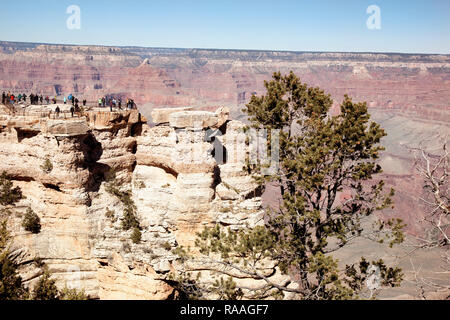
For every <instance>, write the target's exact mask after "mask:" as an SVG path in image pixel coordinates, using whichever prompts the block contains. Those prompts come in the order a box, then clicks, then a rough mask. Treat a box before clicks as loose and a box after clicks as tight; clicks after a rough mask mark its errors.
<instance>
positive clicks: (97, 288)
mask: <svg viewBox="0 0 450 320" xmlns="http://www.w3.org/2000/svg"><path fill="white" fill-rule="evenodd" d="M56 106H59V107H60V108H61V109H62V111H63V113H61V114H59V115H56V114H55V112H54V111H55V108H56ZM36 108H37V107H28V108H26V109H30V110H31V109H33V110H35V109H36ZM39 108H41V109H42V110H41V112H40V113H33V112H31V111H30V112H28V111H26V112H17V113H14V112H12V110H11V109H9V108H6V107H5V106H2V105H0V146H1V147H0V172H6V173H7V174H8V175H9V176H10V177H11V178H12V181H13V183H14V185H15V186H19V187H20V188H21V189H22V191H23V195H24V198H23V199H22V200H20V202H18V203H17V204H16V205H15V206H13V207H10V208H9V209H10V211H11V212H10V213H6V212H4V211H2V215H5V214H6V215H7V218H8V224H9V228H10V230H11V231H12V233H13V236H14V242H13V243H14V246H13V248H12V250H13V255H15V256H16V257H18V260H19V261H20V263H21V275H22V277H23V279H24V280H25V283H26V284H27V285H30V286H33V285H34V284H35V283H36V281H37V280H38V279H39V277H40V276H41V274H42V270H41V269H40V268H38V267H37V266H36V264H35V263H33V261H34V260H35V259H36V258H40V259H42V262H44V263H46V264H47V265H48V267H49V269H50V272H51V273H52V274H53V277H54V278H55V279H56V280H57V285H58V286H59V287H60V288H64V287H65V286H67V287H69V288H77V289H84V290H85V292H86V293H87V294H89V296H90V297H91V298H100V299H171V298H174V297H175V295H176V292H175V291H174V288H173V287H172V286H171V285H170V281H169V279H168V275H169V273H170V272H171V271H175V270H178V271H179V270H180V268H184V269H183V270H186V269H185V267H183V266H182V265H180V264H179V263H177V256H176V255H175V254H174V253H172V249H174V248H176V247H179V246H181V245H182V246H185V247H186V246H192V245H193V243H194V239H195V236H196V235H195V234H196V232H198V231H201V230H202V229H203V228H204V226H206V225H211V224H215V223H221V224H223V225H226V226H228V227H230V228H234V229H236V228H242V227H252V226H255V225H257V224H258V223H261V217H262V213H263V211H262V201H261V197H260V196H261V190H259V189H258V187H257V185H256V184H255V183H254V181H253V180H252V178H251V177H249V176H248V175H246V174H245V172H244V171H243V170H242V169H243V161H244V157H245V155H246V152H247V149H248V147H247V145H246V139H245V134H244V133H243V131H242V130H241V129H242V128H243V126H244V124H243V123H241V122H239V121H232V120H229V119H228V115H229V110H227V109H226V108H221V109H219V110H217V111H216V112H207V111H194V110H185V109H183V110H175V111H174V110H173V109H168V110H167V109H160V110H155V111H154V119H155V121H156V122H157V125H156V126H152V127H150V126H148V125H147V124H146V119H145V117H144V116H142V115H141V114H140V113H139V112H138V111H137V110H132V111H122V112H104V111H102V110H101V109H97V110H95V109H94V110H91V111H86V112H83V113H82V114H79V115H78V116H75V117H73V118H72V117H71V116H69V115H70V113H69V115H68V114H67V113H65V111H67V110H66V109H67V108H68V106H66V105H50V106H42V107H39ZM48 110H50V111H51V112H47V111H48ZM44 111H45V112H44ZM158 119H159V120H158ZM219 129H220V133H221V134H220V135H215V134H213V133H218V132H219V131H218V130H219ZM224 150H226V157H218V156H217V155H218V154H219V153H220V152H223V151H224ZM213 151H214V152H213ZM213 154H214V155H215V156H213ZM216 159H218V160H219V161H216ZM49 162H50V163H51V166H49V165H48V163H49ZM46 163H47V165H46ZM111 172H114V173H115V178H114V179H113V178H111V176H110V173H111ZM111 184H113V186H114V187H115V188H118V190H120V191H121V192H126V193H127V194H128V195H130V198H129V199H128V200H130V199H131V202H132V204H133V206H134V208H135V215H136V217H137V219H138V220H139V224H140V228H141V241H140V242H138V243H135V242H133V241H132V240H131V233H132V231H133V230H124V228H123V225H122V220H123V219H124V214H125V213H124V212H125V211H126V207H127V205H128V204H129V203H130V202H128V204H127V202H124V201H123V199H121V198H120V196H117V195H115V194H114V192H111V191H110V190H109V188H110V186H111ZM28 208H31V209H32V210H33V211H34V212H35V213H36V214H37V215H38V216H39V217H40V219H41V225H42V228H41V231H40V233H38V234H33V233H31V232H28V231H25V230H24V228H23V227H22V226H21V223H22V219H23V216H24V214H25V212H26V211H27V209H28ZM2 218H4V217H2ZM190 268H191V269H190V270H194V271H195V270H197V269H203V268H204V266H195V265H193V266H191V267H190ZM273 268H275V266H273ZM270 274H274V272H271V273H270ZM244 280H245V277H244ZM211 281H212V280H211Z"/></svg>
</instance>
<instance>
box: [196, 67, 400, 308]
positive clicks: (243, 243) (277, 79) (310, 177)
mask: <svg viewBox="0 0 450 320" xmlns="http://www.w3.org/2000/svg"><path fill="white" fill-rule="evenodd" d="M265 87H266V90H267V93H266V94H265V95H263V96H260V97H258V96H255V95H254V96H252V98H251V101H250V102H249V104H248V105H247V106H246V108H245V109H244V110H243V111H244V112H245V113H246V114H247V115H248V116H249V120H250V126H251V127H252V128H256V129H268V130H269V138H268V141H269V142H270V141H271V139H270V130H275V129H277V130H280V147H279V158H280V163H279V170H278V172H276V174H272V175H269V176H266V175H263V174H262V169H263V168H264V167H266V166H267V165H265V164H263V163H258V164H248V165H247V167H246V168H247V170H248V171H249V172H250V173H252V174H253V175H254V177H255V179H256V180H257V181H258V182H259V183H260V184H261V185H266V184H267V183H273V184H274V185H277V186H278V188H279V192H280V195H281V198H282V203H281V205H280V207H279V208H272V209H271V210H270V209H269V210H267V212H266V217H265V225H264V226H258V227H256V228H254V229H251V230H240V231H238V232H236V231H228V230H227V229H225V228H224V227H220V226H215V227H207V228H205V230H204V231H203V232H202V233H200V234H199V237H198V239H197V241H196V245H197V247H198V249H199V250H200V253H201V254H202V257H201V259H203V260H201V261H205V260H204V259H207V260H208V261H211V262H214V263H215V264H216V265H217V266H218V267H217V268H215V271H217V272H219V273H221V272H223V271H220V269H221V268H222V270H225V269H227V270H228V272H229V271H230V270H235V271H239V272H241V273H245V274H247V275H248V276H250V277H252V278H254V279H259V280H264V281H265V283H266V285H265V286H264V287H263V288H261V289H260V290H258V291H255V292H254V295H253V297H254V298H265V297H268V296H269V295H272V296H276V297H282V296H284V295H285V294H286V293H288V292H291V293H295V294H297V296H298V297H299V298H301V299H350V298H357V297H358V293H359V292H361V290H362V289H363V287H364V282H365V281H366V279H367V278H368V276H369V271H368V270H369V269H370V268H369V267H370V265H371V264H372V265H374V266H376V267H377V268H378V269H380V270H381V272H380V277H381V279H380V281H381V283H380V284H381V285H385V286H397V285H399V283H400V281H401V279H402V274H401V270H400V269H398V268H389V267H387V266H385V264H384V262H383V261H382V260H379V261H373V262H371V263H368V262H367V261H366V260H365V259H364V258H362V259H361V261H360V262H359V263H357V264H355V265H347V266H346V267H345V268H344V269H342V267H341V268H340V267H339V266H338V261H337V260H336V259H334V258H333V256H332V253H333V252H335V251H337V250H339V249H340V248H342V247H345V246H346V245H347V244H348V242H349V241H350V240H354V239H356V238H358V237H359V236H361V235H362V234H363V233H364V232H365V231H367V230H364V229H363V228H362V225H361V222H362V221H363V220H364V219H365V218H367V217H369V216H373V214H374V213H375V212H376V211H378V210H382V209H384V208H387V207H390V206H392V200H391V198H392V196H393V195H394V190H393V189H391V190H390V191H389V192H384V191H383V190H384V182H383V181H382V180H380V179H378V178H376V175H378V174H379V173H381V172H382V169H381V166H380V165H379V164H378V163H377V160H378V158H379V156H380V153H381V152H382V151H383V150H384V148H383V147H382V146H381V145H380V141H381V139H382V138H383V137H384V136H386V133H385V131H384V130H383V129H382V128H381V127H380V125H379V124H377V123H374V122H370V115H369V114H368V110H367V106H366V103H354V102H353V101H352V100H351V99H350V98H349V97H348V96H345V98H344V101H343V102H342V104H341V106H340V114H339V115H336V116H331V115H330V114H329V111H330V108H331V106H332V104H333V101H332V99H331V97H330V96H329V95H327V94H325V93H324V92H323V91H322V90H321V89H319V88H312V87H308V85H306V84H304V83H302V82H301V81H300V80H299V78H298V77H297V76H296V75H295V74H293V73H292V72H291V73H290V74H288V75H285V76H282V75H281V74H280V73H275V74H274V76H273V80H272V81H269V82H265ZM267 147H268V149H269V152H271V151H270V148H271V146H270V144H269V145H268V146H267ZM342 195H345V197H342ZM388 223H389V224H390V225H391V227H392V228H393V229H394V230H396V232H395V233H394V235H393V236H391V235H390V234H389V232H386V230H387V228H385V226H386V225H387V222H385V221H384V222H383V221H379V224H378V226H379V228H378V229H377V230H375V231H374V232H373V233H371V235H376V234H375V232H376V231H378V235H379V236H381V235H382V236H384V237H390V238H389V240H390V241H391V242H390V244H391V245H393V244H395V243H399V242H401V241H402V240H403V237H402V233H401V228H402V227H403V225H402V224H401V220H391V221H388ZM367 232H368V231H367ZM197 259H199V258H198V257H197ZM269 260H270V261H275V262H276V263H277V264H278V267H279V269H280V270H281V272H282V273H284V274H285V275H289V276H291V279H293V281H294V282H296V283H297V284H298V287H292V286H291V287H287V286H286V285H283V284H281V283H273V282H272V281H270V280H269V279H267V278H266V277H265V276H264V274H263V273H261V272H260V271H259V270H261V269H263V268H264V263H266V262H267V261H269ZM224 283H225V282H224ZM227 284H228V285H227V296H239V295H238V294H235V295H233V294H231V293H230V288H231V289H235V290H240V289H239V288H238V287H236V286H232V285H230V282H229V281H228V282H227ZM212 289H214V288H212ZM212 289H211V288H209V289H208V290H212ZM216 292H217V290H216Z"/></svg>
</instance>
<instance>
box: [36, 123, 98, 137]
mask: <svg viewBox="0 0 450 320" xmlns="http://www.w3.org/2000/svg"><path fill="white" fill-rule="evenodd" d="M45 129H46V130H45V131H46V132H47V133H48V134H52V135H54V136H56V137H72V136H82V135H85V134H87V132H88V131H89V127H88V126H87V124H86V121H85V120H48V121H47V124H46V128H45ZM45 131H44V132H45Z"/></svg>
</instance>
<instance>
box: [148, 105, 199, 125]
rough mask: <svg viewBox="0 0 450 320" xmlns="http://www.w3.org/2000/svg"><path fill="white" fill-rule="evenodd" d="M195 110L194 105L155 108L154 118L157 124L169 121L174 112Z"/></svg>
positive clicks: (153, 111)
mask: <svg viewBox="0 0 450 320" xmlns="http://www.w3.org/2000/svg"><path fill="white" fill-rule="evenodd" d="M190 110H193V108H192V107H183V108H164V109H153V110H152V120H153V122H154V123H155V124H162V123H169V121H170V119H169V117H170V115H171V114H172V113H176V112H181V111H190Z"/></svg>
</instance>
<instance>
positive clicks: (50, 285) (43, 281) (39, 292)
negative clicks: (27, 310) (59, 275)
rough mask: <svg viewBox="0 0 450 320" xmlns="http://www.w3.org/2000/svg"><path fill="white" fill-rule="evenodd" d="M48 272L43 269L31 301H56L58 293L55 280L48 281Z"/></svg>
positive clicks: (49, 275)
mask: <svg viewBox="0 0 450 320" xmlns="http://www.w3.org/2000/svg"><path fill="white" fill-rule="evenodd" d="M50 277H51V274H50V272H49V271H48V270H47V269H45V270H44V274H43V275H42V277H41V278H40V279H39V281H38V283H37V284H36V286H35V287H34V290H33V300H58V298H59V292H58V288H57V287H56V285H55V280H54V279H50Z"/></svg>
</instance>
